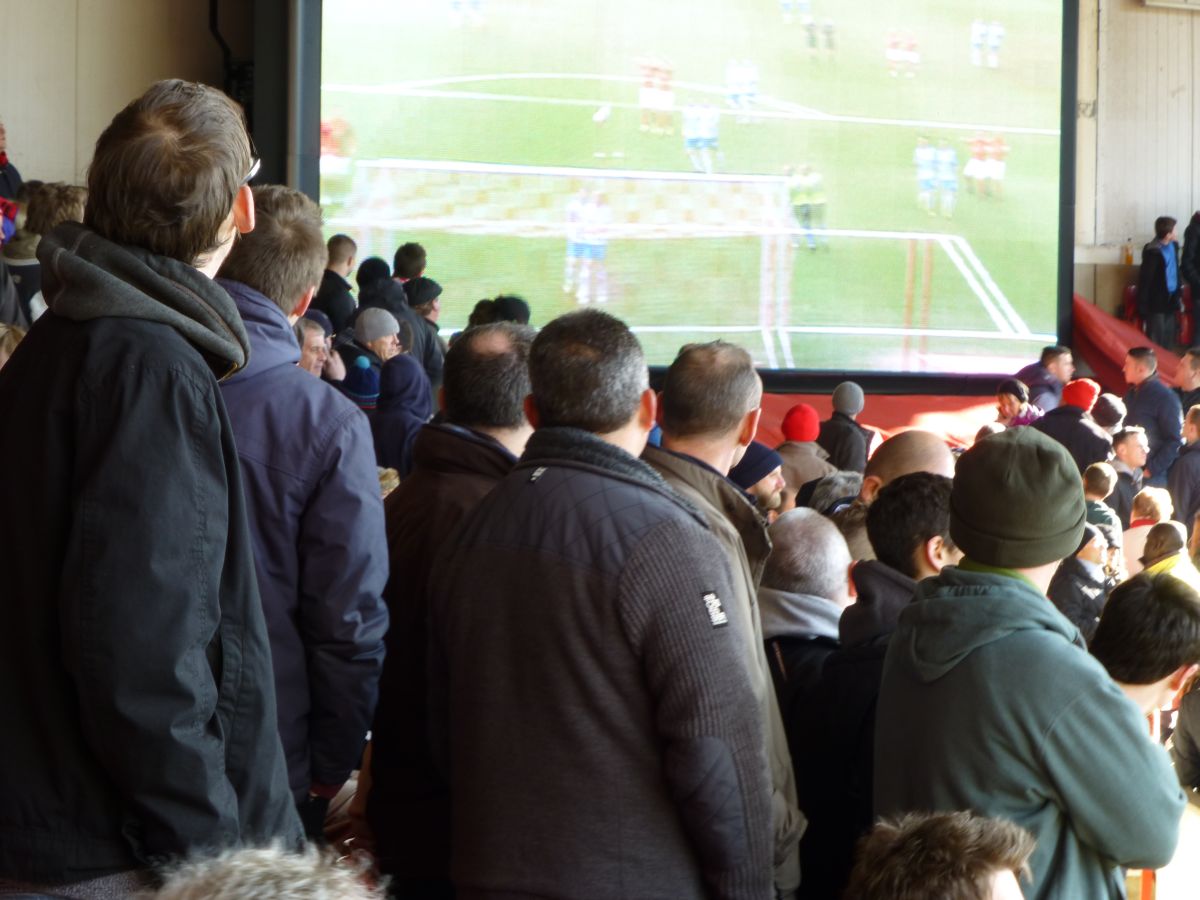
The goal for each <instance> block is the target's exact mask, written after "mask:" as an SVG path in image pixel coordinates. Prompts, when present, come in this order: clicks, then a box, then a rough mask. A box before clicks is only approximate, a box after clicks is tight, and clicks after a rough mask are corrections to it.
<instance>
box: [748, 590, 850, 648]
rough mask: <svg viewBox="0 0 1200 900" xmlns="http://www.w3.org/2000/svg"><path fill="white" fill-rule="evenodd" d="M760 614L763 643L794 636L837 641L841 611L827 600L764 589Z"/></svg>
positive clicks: (760, 603) (761, 594) (760, 598)
mask: <svg viewBox="0 0 1200 900" xmlns="http://www.w3.org/2000/svg"><path fill="white" fill-rule="evenodd" d="M758 613H759V615H760V616H761V617H762V633H763V638H764V640H770V639H771V638H777V637H792V636H796V637H823V638H832V639H833V640H837V636H838V619H839V618H840V617H841V615H842V608H841V607H840V606H838V605H837V604H836V603H834V602H833V601H832V600H827V599H825V598H824V597H816V596H813V595H812V594H793V593H791V592H789V591H781V590H778V589H776V588H770V587H765V586H764V587H761V588H759V589H758Z"/></svg>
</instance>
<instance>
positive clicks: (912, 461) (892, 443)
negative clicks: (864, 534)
mask: <svg viewBox="0 0 1200 900" xmlns="http://www.w3.org/2000/svg"><path fill="white" fill-rule="evenodd" d="M913 472H929V473H930V474H931V475H944V476H945V477H947V478H953V477H954V454H952V453H951V452H950V448H949V447H948V446H946V442H945V441H944V440H942V439H941V438H940V437H938V436H937V435H936V434H933V433H931V432H928V431H917V430H913V431H902V432H900V434H897V435H895V436H893V437H890V438H888V439H887V440H886V441H884V442H883V443H882V444H880V445H879V449H878V450H876V451H875V453H874V455H873V456H872V457H871V458H870V459H869V460H867V468H866V471H864V472H863V486H862V491H861V492H860V494H859V496H860V497H861V498H862V499H863V500H865V501H866V502H867V503H870V502H871V501H872V500H874V499H875V495H876V494H877V493H878V492H879V489H880V488H881V487H883V486H884V485H885V484H889V483H890V482H892V481H895V480H896V479H897V478H899V477H900V476H901V475H911V474H912V473H913Z"/></svg>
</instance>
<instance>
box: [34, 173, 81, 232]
mask: <svg viewBox="0 0 1200 900" xmlns="http://www.w3.org/2000/svg"><path fill="white" fill-rule="evenodd" d="M86 203H87V191H86V190H85V189H84V188H81V187H78V186H77V185H73V184H62V183H61V182H49V183H44V184H42V185H41V186H40V187H38V188H37V189H36V190H33V191H30V193H29V205H28V208H27V211H26V216H25V230H26V231H30V232H32V233H33V234H46V233H48V232H49V231H50V229H52V228H54V227H55V226H57V225H61V224H62V223H63V222H82V221H83V210H84V206H85V204H86Z"/></svg>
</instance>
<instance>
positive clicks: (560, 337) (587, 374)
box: [529, 309, 650, 434]
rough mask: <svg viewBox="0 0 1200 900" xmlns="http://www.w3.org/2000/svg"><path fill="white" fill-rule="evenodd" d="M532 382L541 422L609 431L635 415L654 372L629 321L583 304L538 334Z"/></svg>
mask: <svg viewBox="0 0 1200 900" xmlns="http://www.w3.org/2000/svg"><path fill="white" fill-rule="evenodd" d="M529 382H530V388H531V393H532V395H533V402H534V406H536V407H537V411H538V415H539V416H540V418H541V422H540V427H549V426H568V427H572V428H579V429H582V430H583V431H590V432H593V433H594V434H608V433H609V432H613V431H616V430H617V429H619V428H621V427H622V426H624V425H626V424H627V423H628V422H629V421H630V420H631V419H633V417H634V415H635V414H636V413H637V411H638V404H639V403H640V402H641V397H642V392H643V391H645V390H646V388H648V387H649V386H650V372H649V370H648V369H647V368H646V357H645V356H644V355H643V353H642V345H641V344H639V343H638V339H637V338H636V337H635V336H634V334H633V332H632V331H630V330H629V327H628V326H627V325H626V324H625V323H624V322H622V321H621V320H620V319H617V318H615V317H614V316H610V315H609V314H608V313H605V312H601V311H600V310H597V309H584V310H580V311H578V312H571V313H567V314H566V315H563V316H559V317H558V318H557V319H555V320H554V321H552V322H551V323H550V324H548V325H547V326H546V327H545V328H543V329H542V330H541V331H540V332H539V333H538V336H537V337H536V338H534V341H533V346H532V347H531V348H530V352H529Z"/></svg>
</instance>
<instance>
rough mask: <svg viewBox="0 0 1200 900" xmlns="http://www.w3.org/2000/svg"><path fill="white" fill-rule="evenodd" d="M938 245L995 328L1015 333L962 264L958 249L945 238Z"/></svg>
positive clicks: (970, 272)
mask: <svg viewBox="0 0 1200 900" xmlns="http://www.w3.org/2000/svg"><path fill="white" fill-rule="evenodd" d="M938 244H940V245H941V248H942V249H943V250H945V251H946V255H947V256H948V257H950V262H952V263H954V267H955V268H956V269H958V272H959V274H960V275H962V277H963V279H964V280H965V281H966V282H967V286H968V287H970V288H971V290H972V291H974V293H975V296H976V297H978V298H979V302H980V303H982V304H983V309H984V311H985V312H986V313H987V314H988V317H989V318H990V319H991V320H992V321H993V322H995V323H996V327H997V328H999V329H1000V330H1001V331H1002V332H1005V333H1007V334H1013V333H1015V332H1016V329H1015V328H1013V326H1012V323H1011V322H1009V321H1008V320H1007V319H1006V318H1004V316H1003V315H1001V313H1000V310H999V309H998V308H997V307H996V304H995V302H994V301H993V300H992V296H991V294H989V293H988V292H987V291H986V290H984V288H983V285H981V284H980V283H979V279H977V278H976V277H975V273H974V272H972V271H971V269H970V268H969V267H968V266H967V264H966V263H964V262H963V259H962V257H961V256H959V253H958V248H957V247H955V245H954V242H953V241H951V240H948V239H946V238H941V239H939V240H938Z"/></svg>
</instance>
